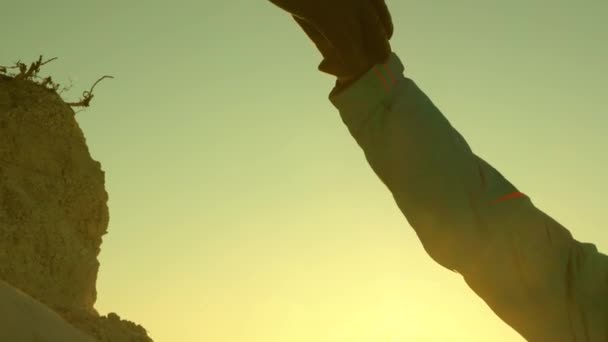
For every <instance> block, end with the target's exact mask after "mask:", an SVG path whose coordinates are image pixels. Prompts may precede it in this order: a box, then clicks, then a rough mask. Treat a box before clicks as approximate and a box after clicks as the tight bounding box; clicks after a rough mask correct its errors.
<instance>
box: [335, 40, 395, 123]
mask: <svg viewBox="0 0 608 342" xmlns="http://www.w3.org/2000/svg"><path fill="white" fill-rule="evenodd" d="M404 70H405V67H404V66H403V63H401V60H400V59H399V57H398V56H397V55H396V54H395V53H394V52H392V53H391V55H390V56H389V58H388V60H387V61H386V62H385V63H384V64H376V65H374V67H373V68H371V69H370V70H369V71H367V72H366V73H365V74H364V75H363V76H362V77H361V78H360V79H358V80H357V81H356V82H354V83H353V84H351V85H349V86H348V87H347V88H345V89H343V90H341V91H340V92H337V88H334V89H333V90H332V92H331V93H330V94H329V100H330V102H331V103H332V104H333V105H334V107H336V108H337V109H338V110H339V111H340V114H341V116H342V120H343V121H344V123H346V125H347V126H348V127H351V128H355V127H360V124H361V120H364V119H365V116H366V114H369V113H371V112H373V110H374V109H375V108H376V107H378V106H379V105H388V104H389V103H390V102H391V101H392V98H393V96H394V90H395V88H396V85H397V83H398V80H400V79H402V78H403V72H404Z"/></svg>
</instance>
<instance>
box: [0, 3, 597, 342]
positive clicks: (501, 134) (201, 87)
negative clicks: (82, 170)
mask: <svg viewBox="0 0 608 342" xmlns="http://www.w3.org/2000/svg"><path fill="white" fill-rule="evenodd" d="M387 3H388V6H389V8H390V10H391V12H392V15H393V20H394V23H395V34H394V37H393V39H392V40H391V44H392V48H393V50H394V51H395V52H396V53H397V54H398V55H399V56H400V58H401V60H402V61H403V63H404V65H405V67H406V71H405V73H406V75H407V76H408V77H410V78H412V79H414V80H415V81H416V82H417V83H418V85H419V86H420V87H421V88H422V89H423V90H424V91H425V92H426V93H427V95H428V96H429V97H430V98H431V99H432V100H433V101H434V103H435V104H436V105H437V106H438V107H439V108H440V109H441V110H442V111H443V112H444V114H445V115H446V117H447V118H448V119H449V120H450V122H451V123H452V124H453V126H454V127H456V129H458V131H460V132H461V133H462V134H463V136H464V137H465V138H466V139H467V141H468V142H469V144H470V145H471V147H472V148H473V150H474V151H475V152H476V153H477V154H478V155H480V156H481V157H482V158H484V159H485V160H487V161H488V162H490V163H491V164H492V165H493V166H495V167H496V168H497V169H498V170H500V171H501V172H502V173H503V174H504V175H505V176H506V177H507V178H508V179H509V180H510V181H511V182H513V183H514V184H515V185H516V186H517V187H518V188H519V189H520V190H521V191H522V192H525V193H526V194H528V195H529V196H530V197H531V198H532V200H533V202H534V203H535V204H536V205H537V206H538V207H539V208H540V209H542V210H543V211H545V212H547V213H548V214H549V215H551V216H552V217H553V218H555V219H556V220H557V221H558V222H560V223H561V224H562V225H564V226H566V227H567V228H568V229H569V230H570V231H571V232H572V234H573V235H574V237H575V238H576V239H578V240H581V241H588V242H593V243H595V244H596V245H597V247H598V248H599V249H600V251H604V252H606V251H608V230H606V229H603V227H605V226H606V219H605V216H604V215H603V214H604V213H605V205H606V198H605V195H604V194H605V193H607V192H608V184H607V183H606V182H605V174H606V173H607V172H608V154H606V153H605V150H604V149H605V147H606V146H608V134H606V132H605V130H606V127H607V124H608V111H607V110H606V107H607V106H606V91H607V90H608V87H606V84H605V79H606V77H607V76H608V64H606V63H605V61H606V60H608V45H607V44H605V42H606V41H608V24H607V23H606V21H605V18H606V17H608V2H605V1H599V0H595V1H583V2H578V3H575V2H572V1H562V0H560V1H558V0H551V1H549V0H537V1H532V2H530V1H523V0H514V1H502V2H488V1H482V0H469V1H464V2H453V1H439V2H437V1H435V2H429V1H421V0H418V1H413V0H411V1H407V0H406V1H397V0H389V1H387ZM3 10H4V11H6V12H5V13H10V15H3V18H2V21H0V32H2V33H1V34H0V36H1V37H2V42H3V44H2V45H3V46H2V49H0V65H7V64H11V63H12V62H15V61H16V60H18V59H21V60H24V61H33V60H35V59H36V58H37V57H38V55H40V54H42V55H44V56H45V57H49V58H50V57H58V58H59V59H58V60H56V61H53V62H52V63H50V64H48V65H46V66H45V67H44V69H43V71H42V75H43V76H46V75H52V76H53V78H54V79H55V80H57V81H59V82H60V83H67V82H68V81H69V80H72V81H73V84H74V86H73V88H72V89H71V90H70V91H68V92H66V93H64V94H63V97H64V99H65V100H66V101H74V100H77V99H78V98H79V96H80V95H81V93H82V91H83V90H88V89H89V87H90V86H91V85H92V84H93V82H94V81H95V80H97V79H98V78H99V77H101V76H102V75H112V76H114V77H115V78H114V79H106V80H104V81H103V82H101V83H100V84H98V85H97V87H96V89H95V92H94V94H95V98H94V99H93V100H92V102H91V105H92V106H91V107H90V108H88V109H86V110H84V111H82V112H79V113H78V114H77V116H76V118H77V121H78V123H79V125H80V127H81V128H82V130H83V132H84V133H85V135H86V139H87V143H88V146H89V149H90V151H91V154H92V156H93V158H94V159H96V160H98V161H100V162H101V164H102V168H103V170H104V171H105V173H106V189H107V191H108V193H109V202H108V205H109V209H110V223H109V229H108V230H109V234H108V235H106V236H105V237H104V240H103V245H102V248H101V254H100V256H99V260H100V263H101V267H100V271H99V276H98V281H97V289H98V300H97V304H96V307H97V309H98V311H99V312H100V313H102V314H106V313H108V312H117V313H118V314H119V315H120V316H121V317H123V318H126V319H129V320H132V321H135V322H137V323H139V324H141V325H143V326H144V327H145V328H146V329H147V330H148V332H149V334H150V336H151V337H152V338H153V339H154V340H155V341H161V342H172V341H184V342H189V341H192V342H198V341H204V342H279V341H280V342H284V341H290V342H301V341H302V342H303V341H318V342H329V341H349V342H363V341H383V342H401V341H466V342H477V341H480V342H481V341H496V342H503V341H504V342H516V341H523V338H521V337H520V336H519V335H518V334H517V333H515V332H514V331H513V330H512V329H511V328H509V326H507V325H506V324H505V323H503V322H502V321H501V320H500V319H498V318H497V317H496V316H495V315H494V314H493V313H492V311H491V310H490V309H489V308H488V307H487V306H486V305H485V304H484V302H483V301H482V300H481V299H479V298H478V297H477V296H476V295H475V294H474V293H473V292H472V291H471V290H469V289H468V287H467V286H466V284H465V283H464V281H463V280H462V278H461V277H460V276H459V275H457V274H455V273H452V272H450V271H448V270H446V269H444V268H442V267H441V266H439V265H438V264H436V263H435V262H434V261H433V260H432V259H431V258H430V257H428V256H427V255H426V254H425V252H424V250H423V248H422V246H421V244H420V242H419V240H418V238H417V237H416V235H415V233H414V231H413V229H411V227H410V226H409V225H408V223H407V221H406V220H405V218H404V217H403V215H402V214H401V213H400V211H399V210H398V208H397V206H396V205H395V203H394V201H393V199H392V197H391V195H390V193H389V191H388V190H387V189H386V188H385V187H384V185H383V184H382V183H381V182H380V180H379V179H378V178H377V177H376V176H375V175H374V173H373V171H372V170H371V168H370V167H369V166H368V164H367V162H366V161H365V158H364V156H363V153H362V151H361V150H360V148H359V147H358V146H357V144H356V143H355V141H354V139H353V138H352V137H351V136H350V135H349V133H348V130H347V129H346V127H345V126H344V124H343V123H342V122H341V119H340V117H339V114H338V112H337V110H336V109H335V108H334V107H332V105H331V103H330V102H329V101H328V99H327V96H328V94H329V91H330V90H331V88H332V86H333V79H332V78H331V77H330V76H328V75H326V74H322V73H320V72H318V71H317V69H316V68H317V65H318V63H319V62H320V60H321V56H320V54H319V53H318V52H317V51H316V50H315V49H314V47H313V46H312V43H311V42H310V41H309V40H308V38H307V37H306V36H305V35H304V33H303V32H301V31H300V29H299V27H298V26H297V25H296V24H295V23H293V22H292V20H291V19H290V18H289V16H287V15H286V14H285V13H283V12H282V11H281V10H279V9H278V8H275V7H274V6H273V5H272V4H270V3H269V2H268V1H250V0H233V1H208V0H200V1H196V2H195V1H190V2H186V1H179V0H178V1H172V2H168V1H162V2H160V1H148V2H146V3H145V4H144V3H143V2H135V1H130V2H127V1H116V0H108V1H103V2H101V1H99V2H83V1H68V0H55V1H12V2H9V3H7V4H4V5H3Z"/></svg>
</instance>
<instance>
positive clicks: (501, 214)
mask: <svg viewBox="0 0 608 342" xmlns="http://www.w3.org/2000/svg"><path fill="white" fill-rule="evenodd" d="M403 72H404V67H403V64H402V63H401V61H400V60H399V58H398V56H397V55H396V54H394V53H393V54H392V55H391V57H390V58H389V59H388V61H387V62H386V63H385V64H381V65H376V66H375V67H374V68H373V69H371V70H370V71H369V72H367V73H366V74H365V75H364V76H363V77H361V78H360V79H359V80H358V81H357V82H356V83H354V84H352V85H351V86H349V87H348V88H347V89H344V90H341V91H336V89H335V90H334V91H332V93H331V94H330V97H329V99H330V101H331V102H332V103H333V105H334V106H335V107H336V108H337V109H338V110H339V112H340V115H341V117H342V121H343V122H344V123H345V124H346V126H347V128H348V130H349V131H350V133H351V135H352V136H353V137H354V138H355V140H356V142H357V143H358V145H359V146H360V148H361V149H362V150H363V152H364V154H365V157H366V159H367V161H368V163H369V165H370V166H371V167H372V169H373V170H374V172H375V173H376V175H377V176H378V177H379V178H380V180H381V181H382V182H383V183H384V184H385V185H386V187H387V188H388V189H389V190H390V192H391V193H392V195H393V198H394V199H395V202H396V204H397V206H398V207H399V208H400V210H401V211H402V212H403V214H404V216H405V217H406V219H407V221H408V222H409V224H410V225H411V227H412V228H413V229H414V230H415V232H416V234H417V236H418V238H419V239H420V241H421V242H422V245H423V247H424V249H425V250H426V252H427V253H428V254H429V255H430V256H431V257H432V258H433V259H434V260H435V261H436V262H438V263H439V264H441V265H442V266H444V267H446V268H448V269H450V270H453V271H455V272H458V273H459V274H461V275H462V276H463V278H464V280H465V281H466V283H467V284H468V285H469V287H470V288H471V289H472V290H473V291H475V293H476V294H477V295H479V296H480V297H481V298H482V299H483V300H484V301H485V302H486V303H487V304H488V305H489V307H490V308H491V309H492V310H493V311H494V312H495V313H496V314H497V315H498V316H499V317H500V318H501V319H502V320H503V321H505V322H506V323H507V324H509V325H510V326H511V327H512V328H514V329H515V330H516V331H518V332H519V333H520V334H521V335H522V336H523V337H525V338H526V339H527V340H529V341H608V257H607V256H606V255H604V254H601V253H599V252H598V251H597V249H596V247H595V246H594V245H593V244H589V243H581V242H579V241H577V240H575V239H573V237H572V235H571V234H570V232H569V231H568V230H567V229H566V228H564V227H563V226H561V225H560V224H559V223H558V222H556V221H555V220H553V219H552V218H551V217H549V216H548V215H547V214H545V213H544V212H543V211H541V210H539V209H538V208H536V206H535V205H534V204H533V203H532V201H531V200H530V198H529V197H528V196H526V195H524V194H523V193H521V192H520V191H519V190H518V189H517V188H516V187H515V186H514V185H512V184H511V183H510V182H509V181H508V180H507V179H506V178H505V177H503V175H502V174H501V173H500V172H498V171H497V170H496V169H494V168H493V167H492V166H491V165H490V164H488V163H487V162H486V161H484V160H483V159H482V158H480V157H479V156H477V155H475V153H474V152H473V151H472V150H471V148H470V147H469V146H468V144H467V142H466V141H465V140H464V138H463V137H462V136H461V135H460V134H459V133H458V131H456V129H454V128H453V127H452V126H451V124H450V123H449V122H448V120H447V119H446V118H445V117H444V115H443V114H442V113H441V112H440V111H439V110H438V109H437V108H436V107H435V105H433V103H432V102H431V101H430V99H429V98H428V97H427V96H426V95H425V94H424V93H423V92H422V91H421V90H420V89H419V88H418V86H417V85H416V84H415V83H414V82H413V81H412V80H411V79H408V78H406V77H405V76H404V75H403Z"/></svg>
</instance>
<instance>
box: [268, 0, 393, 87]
mask: <svg viewBox="0 0 608 342" xmlns="http://www.w3.org/2000/svg"><path fill="white" fill-rule="evenodd" d="M270 2H272V3H273V4H275V5H277V6H279V7H281V8H282V9H284V10H286V11H287V12H289V13H291V14H292V16H293V18H294V19H295V20H296V22H297V23H298V24H299V25H300V27H301V28H302V29H303V30H304V32H305V33H306V34H307V35H308V37H309V38H310V39H311V40H312V41H313V42H314V43H315V45H316V46H317V48H318V49H319V51H320V52H321V54H322V55H323V61H322V62H321V64H319V70H320V71H323V72H326V73H328V74H332V75H335V76H336V77H338V79H339V80H340V81H342V82H347V81H349V80H352V79H355V78H357V77H359V76H361V75H362V74H364V73H365V72H367V71H368V70H369V69H371V67H373V66H374V65H375V64H378V63H383V62H385V61H386V60H387V59H388V57H389V56H390V53H391V47H390V44H389V39H390V38H391V37H392V35H393V23H392V19H391V15H390V12H389V11H388V8H387V6H386V3H385V2H384V0H270Z"/></svg>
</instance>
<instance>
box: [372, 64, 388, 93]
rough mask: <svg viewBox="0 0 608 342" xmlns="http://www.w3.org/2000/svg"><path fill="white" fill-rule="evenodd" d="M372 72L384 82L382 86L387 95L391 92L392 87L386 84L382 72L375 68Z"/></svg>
mask: <svg viewBox="0 0 608 342" xmlns="http://www.w3.org/2000/svg"><path fill="white" fill-rule="evenodd" d="M372 70H374V73H375V74H376V76H378V78H379V79H380V81H381V82H382V86H383V87H384V90H385V91H386V92H387V93H388V92H390V91H391V89H390V86H389V85H388V83H387V82H386V79H385V78H384V77H383V76H382V73H381V72H380V70H378V68H376V67H375V66H374V67H373V68H372Z"/></svg>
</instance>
